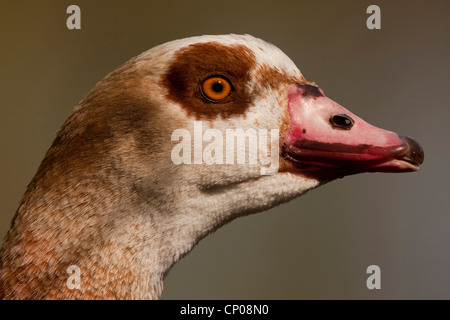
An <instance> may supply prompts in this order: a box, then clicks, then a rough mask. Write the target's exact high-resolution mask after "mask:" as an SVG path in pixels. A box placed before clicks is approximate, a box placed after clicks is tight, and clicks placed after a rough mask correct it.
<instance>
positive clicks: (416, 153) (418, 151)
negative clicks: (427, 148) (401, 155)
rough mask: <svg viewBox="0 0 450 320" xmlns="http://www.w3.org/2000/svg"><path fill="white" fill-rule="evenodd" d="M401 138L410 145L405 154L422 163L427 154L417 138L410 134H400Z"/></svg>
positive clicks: (417, 162)
mask: <svg viewBox="0 0 450 320" xmlns="http://www.w3.org/2000/svg"><path fill="white" fill-rule="evenodd" d="M400 139H402V140H403V142H405V144H406V145H407V146H408V148H407V151H406V154H405V156H406V157H408V158H409V159H411V160H412V161H413V162H415V163H416V164H418V165H420V164H422V163H423V160H424V157H425V154H424V152H423V148H422V147H421V145H420V144H419V143H418V142H417V141H416V140H414V139H413V138H411V137H408V136H400Z"/></svg>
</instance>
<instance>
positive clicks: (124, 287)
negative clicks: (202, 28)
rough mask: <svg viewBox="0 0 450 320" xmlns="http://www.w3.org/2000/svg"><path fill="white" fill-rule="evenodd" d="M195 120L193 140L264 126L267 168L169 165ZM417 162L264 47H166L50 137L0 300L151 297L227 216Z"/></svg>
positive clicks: (15, 225) (254, 43) (228, 42)
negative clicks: (76, 279) (268, 136)
mask: <svg viewBox="0 0 450 320" xmlns="http://www.w3.org/2000/svg"><path fill="white" fill-rule="evenodd" d="M199 123H201V124H202V125H203V127H202V128H201V132H200V134H201V133H203V132H205V131H206V130H208V129H217V130H219V131H221V132H225V130H228V129H243V130H248V129H254V130H274V129H275V130H277V131H274V132H278V135H277V136H276V138H278V141H279V144H277V145H276V150H275V151H273V150H272V156H273V155H275V156H274V157H272V158H271V159H272V160H271V161H274V160H276V162H277V163H278V166H277V167H276V168H275V169H276V170H275V171H274V172H272V173H267V172H266V173H263V171H262V169H264V168H266V167H267V163H266V164H264V165H263V164H262V161H259V162H256V163H254V162H253V163H250V162H248V163H247V162H245V163H235V164H232V163H229V162H220V161H216V162H213V163H206V162H205V161H201V160H202V157H201V155H200V161H197V162H196V161H193V162H192V163H188V162H182V163H176V161H173V150H174V147H175V146H176V145H177V144H179V143H180V141H181V138H180V137H178V138H177V139H178V140H177V139H173V133H174V132H175V131H176V130H177V129H180V130H185V131H184V132H188V133H191V134H192V136H195V134H196V133H195V132H194V131H195V128H194V127H195V126H196V125H198V124H199ZM267 132H269V131H267ZM270 132H272V131H270ZM224 135H225V133H224ZM211 140H212V139H210V140H209V141H211ZM262 140H263V139H262V138H261V141H262ZM205 141H206V140H203V141H202V142H201V143H200V147H202V146H203V145H202V144H206V143H205ZM266 141H268V140H266ZM195 144H196V142H195V141H194V148H193V149H195ZM237 145H238V144H237ZM249 145H250V144H248V145H247V144H246V145H245V148H247V147H248V146H249ZM268 145H270V142H269V143H268V144H267V145H266V147H268ZM197 146H198V145H197ZM223 147H224V146H223ZM236 148H237V147H236ZM240 148H242V145H240ZM188 149H189V148H188ZM261 150H262V151H261V152H262V153H264V152H265V153H264V154H265V155H269V151H270V149H267V150H265V151H264V148H262V149H261ZM185 151H186V150H185ZM217 151H218V149H216V152H217ZM192 153H194V150H192ZM183 156H185V155H183ZM423 157H424V156H423V151H422V149H421V147H420V146H419V144H417V143H416V142H415V141H414V140H413V139H411V138H409V137H402V136H398V135H397V134H395V133H393V132H390V131H386V130H382V129H379V128H376V127H374V126H371V125H370V124H368V123H367V122H365V121H363V120H362V119H360V118H358V117H357V116H356V115H354V114H352V113H351V112H349V111H348V110H346V109H344V108H343V107H342V106H340V105H339V104H338V103H336V102H334V101H332V100H331V99H329V98H327V97H326V96H325V94H324V92H323V91H322V90H321V89H320V88H319V87H318V86H317V85H316V84H315V83H313V82H310V81H307V80H306V79H305V78H304V77H303V76H302V74H301V73H300V71H299V69H298V68H297V67H296V66H295V64H294V63H293V62H292V61H291V60H290V59H289V58H288V57H287V56H286V55H285V54H284V53H283V52H282V51H280V50H279V49H278V48H276V47H275V46H274V45H271V44H268V43H267V42H264V41H263V40H260V39H257V38H254V37H252V36H249V35H221V36H200V37H192V38H187V39H181V40H176V41H172V42H169V43H166V44H163V45H160V46H157V47H155V48H153V49H151V50H149V51H147V52H144V53H142V54H141V55H139V56H137V57H135V58H133V59H131V60H130V61H128V62H126V63H125V64H124V65H122V66H121V67H119V68H118V69H117V70H115V71H114V72H112V73H110V74H109V75H107V76H106V77H105V78H104V79H103V80H102V81H100V82H99V83H98V84H97V85H96V86H95V88H94V89H93V90H92V91H91V92H90V93H89V94H88V95H87V96H86V97H85V98H84V99H83V100H82V101H81V102H80V103H79V105H78V106H76V107H75V109H74V110H73V112H72V113H71V115H70V117H69V118H68V120H67V121H66V122H65V123H64V124H63V126H62V127H61V128H60V129H59V131H58V132H57V136H56V139H55V141H54V142H53V144H52V146H51V147H50V149H49V150H48V152H47V153H46V155H45V158H44V160H43V162H42V164H41V165H40V167H39V169H38V171H37V173H36V175H35V177H34V178H33V180H32V181H31V183H30V184H29V186H28V188H27V190H26V192H25V195H24V196H23V199H22V200H21V203H20V206H19V209H18V210H17V213H16V215H15V216H14V218H13V221H12V226H11V228H10V230H9V232H8V233H7V236H6V239H5V241H4V244H3V248H2V251H1V264H0V268H1V271H0V297H1V298H3V299H157V298H158V297H159V296H160V294H161V292H162V287H163V285H162V284H163V278H164V275H165V274H166V273H167V272H168V270H169V269H170V268H171V266H172V265H173V264H174V263H175V262H177V261H178V260H179V259H180V258H181V257H183V256H184V255H185V254H187V253H188V252H189V251H190V250H191V249H192V247H193V246H194V245H195V244H196V243H197V242H198V241H199V240H200V239H202V238H203V237H205V236H206V235H208V234H209V233H211V232H213V231H214V230H216V229H217V228H219V227H220V226H222V225H224V224H226V223H228V222H230V221H231V220H233V219H235V218H236V217H239V216H243V215H248V214H252V213H256V212H260V211H263V210H267V209H269V208H272V207H274V206H276V205H278V204H281V203H283V202H286V201H289V200H292V199H294V198H296V197H298V196H300V195H302V194H303V193H305V192H307V191H308V190H311V189H313V188H315V187H318V186H319V185H321V184H323V183H326V182H329V181H331V180H333V179H336V178H341V177H343V176H346V175H350V174H355V173H361V172H375V171H378V172H408V171H415V170H418V168H419V165H420V164H421V163H422V161H423ZM188 158H190V155H188ZM191 159H192V158H191ZM261 159H263V157H261ZM197 160H199V159H197ZM271 164H272V162H271V163H270V165H271ZM71 266H76V267H77V268H79V276H80V285H79V286H78V287H75V288H73V287H70V286H69V285H68V283H67V281H68V277H69V276H70V272H69V273H68V268H70V267H71Z"/></svg>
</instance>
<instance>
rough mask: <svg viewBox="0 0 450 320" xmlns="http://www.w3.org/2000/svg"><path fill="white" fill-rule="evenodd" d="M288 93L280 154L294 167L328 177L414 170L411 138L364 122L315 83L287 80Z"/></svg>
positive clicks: (417, 160) (416, 148) (418, 152)
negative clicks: (287, 121)
mask: <svg viewBox="0 0 450 320" xmlns="http://www.w3.org/2000/svg"><path fill="white" fill-rule="evenodd" d="M288 99H289V103H288V108H289V115H290V118H291V119H290V120H291V125H290V130H289V132H288V134H287V136H286V138H285V141H284V150H283V155H284V157H285V158H286V159H287V160H289V161H291V162H292V163H293V167H294V171H298V172H301V173H303V174H306V175H311V176H314V177H318V178H322V179H334V178H338V177H343V176H345V175H350V174H355V173H361V172H409V171H416V170H419V165H420V164H421V163H422V162H423V159H424V153H423V150H422V147H421V146H420V145H419V144H418V143H417V142H416V141H415V140H413V139H412V138H410V137H404V136H399V135H397V134H396V133H394V132H391V131H387V130H383V129H380V128H377V127H374V126H372V125H370V124H369V123H367V122H365V121H364V120H362V119H361V118H359V117H357V116H356V115H354V114H353V113H351V112H350V111H348V110H347V109H345V108H344V107H342V106H340V105H339V104H338V103H336V102H334V101H333V100H331V99H329V98H327V97H326V96H325V94H324V93H323V91H322V90H321V89H320V88H319V87H315V86H311V85H291V86H290V87H289V90H288Z"/></svg>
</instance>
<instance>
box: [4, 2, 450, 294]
mask: <svg viewBox="0 0 450 320" xmlns="http://www.w3.org/2000/svg"><path fill="white" fill-rule="evenodd" d="M69 4H77V5H79V6H80V7H81V12H82V30H78V31H70V30H68V29H67V28H66V19H67V17H68V15H67V14H66V13H65V11H66V8H67V6H68V5H69ZM370 4H377V5H379V6H380V7H381V20H382V22H381V23H382V29H381V30H374V31H371V30H368V29H367V28H366V19H367V17H368V15H367V14H366V8H367V6H369V5H370ZM449 14H450V2H449V1H436V0H433V1H389V2H388V1H364V0H355V1H300V0H297V1H271V2H262V1H231V0H229V1H158V2H151V1H135V0H128V1H85V0H77V1H73V2H72V1H71V2H69V1H60V0H58V1H56V0H52V1H14V2H13V1H5V2H2V8H1V11H0V39H1V50H0V103H1V117H0V143H1V157H0V181H1V182H0V205H1V208H0V236H1V238H3V236H4V235H5V233H6V231H7V229H8V228H9V224H10V220H11V218H12V216H13V214H14V212H15V210H16V209H17V206H18V203H19V200H20V198H21V196H22V194H23V192H24V191H25V188H26V186H27V184H28V183H29V181H30V180H31V178H32V176H33V175H34V173H35V172H36V170H37V167H38V165H39V163H40V161H41V160H42V158H43V156H44V153H45V151H46V150H47V149H48V147H49V146H50V144H51V142H52V140H53V138H54V135H55V132H56V130H57V129H58V127H59V126H60V125H61V124H62V123H63V121H64V120H65V119H66V118H67V116H68V115H69V113H70V111H71V109H72V108H73V107H74V106H75V105H76V104H77V102H78V101H79V100H81V99H82V98H83V96H84V95H85V94H86V93H87V92H88V91H89V90H90V89H91V88H92V87H93V86H94V85H95V84H96V83H97V82H98V81H99V80H100V79H101V78H103V77H104V76H105V75H106V74H107V73H108V72H110V71H112V70H113V69H115V68H116V67H118V66H119V65H120V64H122V63H123V62H125V61H126V60H128V59H129V58H131V57H133V56H135V55H137V54H139V53H141V52H142V51H144V50H147V49H149V48H151V47H153V46H155V45H157V44H160V43H163V42H166V41H169V40H173V39H178V38H183V37H186V36H193V35H202V34H224V33H249V34H252V35H254V36H257V37H260V38H263V39H265V40H267V41H269V42H272V43H274V44H276V45H277V46H278V47H280V48H281V49H282V50H283V51H284V52H285V53H286V54H288V55H289V56H290V57H291V58H292V60H293V61H294V62H295V63H296V64H297V65H298V67H299V68H300V70H301V71H302V72H303V74H304V75H305V76H306V77H307V78H308V79H309V80H313V81H315V82H317V83H318V84H319V85H320V86H321V87H322V88H323V89H324V90H325V93H326V94H327V96H329V97H331V98H332V99H334V100H335V101H338V102H339V103H341V104H342V105H344V106H345V107H347V108H348V109H350V110H351V111H352V112H354V113H356V114H357V115H359V116H361V117H362V118H364V119H365V120H367V121H369V122H370V123H372V124H374V125H377V126H380V127H383V128H386V129H389V130H392V131H396V132H398V133H400V134H404V135H410V136H413V137H414V138H416V139H417V140H418V141H419V142H420V143H421V144H422V146H423V147H424V150H425V163H424V165H423V167H422V170H421V171H420V172H418V173H408V174H381V173H377V174H362V175H358V176H352V177H347V178H344V179H342V180H339V181H335V182H332V183H330V184H328V185H325V186H323V187H321V188H319V189H317V190H314V191H312V192H310V193H308V194H307V195H305V196H303V197H300V198H298V199H296V200H295V201H292V202H290V203H288V204H286V205H282V206H280V207H277V208H274V209H272V210H269V211H267V212H264V213H260V214H257V215H252V216H249V217H245V218H240V219H238V220H235V221H233V222H232V223H230V224H228V225H226V226H225V227H223V228H222V229H220V230H218V231H217V232H216V233H214V234H213V235H211V236H208V237H206V238H205V239H204V240H202V241H201V242H200V243H199V245H198V246H197V247H195V248H194V250H193V251H192V252H191V253H190V254H189V255H188V256H187V257H185V258H184V259H183V260H182V261H181V262H179V263H178V264H177V265H175V267H174V268H173V269H172V270H171V271H170V273H169V275H168V277H167V278H166V281H165V290H164V293H163V296H162V298H164V299H179V298H192V299H197V298H204V299H228V298H230V299H380V298H387V299H400V298H409V299H415V298H445V299H448V298H450V274H449V270H450V256H449V250H448V249H449V240H450V234H449V227H450V217H449V207H450V206H449V205H450V195H449V185H448V181H449V178H450V175H449V168H448V164H449V155H450V152H449V136H450V129H449V126H448V122H449V119H450V112H449V106H448V91H449V74H450V68H449V63H448V58H449V56H450V50H449V49H450V41H449V27H450V19H449V18H448V16H449ZM80 223H82V222H80ZM371 264H376V265H379V266H380V267H381V281H382V289H381V290H373V291H370V290H368V289H367V288H366V279H367V277H368V275H367V274H366V268H367V266H369V265H371Z"/></svg>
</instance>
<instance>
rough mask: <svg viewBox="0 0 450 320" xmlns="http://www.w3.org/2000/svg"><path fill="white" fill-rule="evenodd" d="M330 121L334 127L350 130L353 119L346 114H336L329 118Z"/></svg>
mask: <svg viewBox="0 0 450 320" xmlns="http://www.w3.org/2000/svg"><path fill="white" fill-rule="evenodd" d="M330 123H331V125H332V126H333V127H334V128H336V129H343V130H350V129H351V128H352V127H353V124H354V123H355V121H353V119H352V118H350V117H349V116H347V115H346V114H336V115H334V116H332V117H331V118H330Z"/></svg>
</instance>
